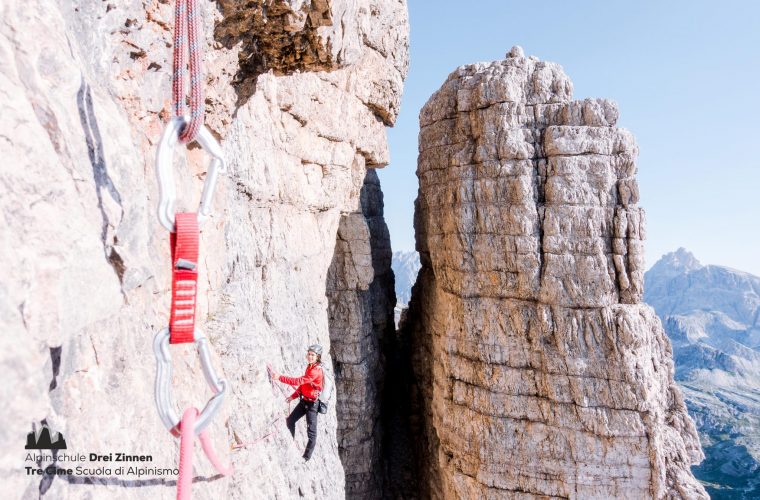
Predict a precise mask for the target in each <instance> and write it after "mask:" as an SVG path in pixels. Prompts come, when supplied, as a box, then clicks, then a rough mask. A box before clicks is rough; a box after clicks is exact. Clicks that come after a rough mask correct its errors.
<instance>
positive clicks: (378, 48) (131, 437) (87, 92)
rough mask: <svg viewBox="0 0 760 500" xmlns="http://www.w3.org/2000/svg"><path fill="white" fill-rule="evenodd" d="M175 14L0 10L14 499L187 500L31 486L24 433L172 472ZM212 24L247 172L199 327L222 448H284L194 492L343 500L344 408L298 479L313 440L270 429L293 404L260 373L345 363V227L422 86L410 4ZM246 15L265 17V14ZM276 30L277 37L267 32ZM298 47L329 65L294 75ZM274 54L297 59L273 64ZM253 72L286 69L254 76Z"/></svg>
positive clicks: (225, 190)
mask: <svg viewBox="0 0 760 500" xmlns="http://www.w3.org/2000/svg"><path fill="white" fill-rule="evenodd" d="M172 4H173V2H165V1H158V2H120V3H116V2H114V3H109V2H91V1H65V2H63V1H61V2H55V1H52V0H33V1H30V2H20V1H11V2H4V3H3V5H2V7H1V8H0V11H1V12H2V19H3V20H2V22H1V23H0V56H1V57H0V88H1V89H2V92H3V97H4V98H3V100H2V102H1V103H0V114H2V116H3V120H2V122H1V123H0V155H2V157H3V166H2V170H1V171H0V214H2V218H3V219H2V222H3V227H4V229H3V231H2V233H0V234H1V235H0V260H1V261H2V262H3V263H4V265H3V269H4V270H3V272H2V273H3V274H2V280H0V307H1V308H2V309H0V312H2V314H0V325H2V329H3V331H4V334H3V336H2V337H1V338H2V340H0V343H1V344H0V347H2V350H1V351H0V352H2V354H0V368H2V371H3V373H4V375H5V383H4V384H3V389H2V391H3V392H2V396H3V401H4V405H3V410H2V422H3V425H2V426H1V428H0V446H1V447H2V449H3V452H2V454H0V469H1V470H2V474H3V477H4V484H6V485H7V487H8V488H9V489H10V491H11V495H12V496H16V497H24V498H37V497H38V496H40V495H42V496H48V497H50V498H80V497H85V496H89V495H92V496H93V497H95V498H103V497H106V496H107V497H109V498H145V497H150V498H173V497H174V495H175V492H174V478H173V477H171V476H170V477H166V476H158V475H155V474H152V475H148V476H147V477H146V476H143V477H141V478H137V477H123V476H120V477H117V476H115V475H113V474H111V475H109V474H93V475H89V476H87V477H84V478H82V477H80V478H78V479H77V478H72V477H68V478H67V477H63V476H60V477H46V478H40V477H38V476H26V475H25V474H24V473H23V466H24V465H26V464H25V463H24V457H25V455H26V452H25V450H24V449H23V444H24V442H25V436H26V433H27V432H29V431H30V430H31V427H32V423H35V424H37V425H39V423H40V422H41V421H43V420H44V421H45V422H47V423H48V424H49V425H50V426H51V427H52V428H53V429H54V430H56V431H60V432H62V433H63V434H64V435H65V438H66V441H67V443H68V447H69V449H68V452H70V453H85V454H87V453H101V454H102V453H109V452H117V451H122V452H128V453H134V454H150V455H152V457H153V461H152V462H151V463H150V464H148V465H149V466H151V467H156V468H173V467H175V466H176V461H177V457H178V455H177V441H176V440H175V439H174V438H172V437H171V436H170V435H169V434H168V433H167V432H166V430H165V429H164V428H163V427H162V425H161V423H160V421H159V419H158V416H157V414H156V410H155V408H154V405H153V377H154V372H155V359H154V355H153V352H152V349H151V343H152V339H153V336H154V335H155V333H156V332H157V331H158V330H160V329H161V328H163V327H165V326H166V324H167V321H168V307H169V296H170V290H169V286H170V273H169V271H170V269H169V265H168V262H169V251H168V235H167V233H166V231H165V230H164V229H163V228H162V227H161V226H160V225H159V224H158V222H157V220H156V217H155V209H156V203H157V197H158V187H157V185H156V180H155V176H154V160H153V158H154V153H155V146H156V142H157V140H158V138H159V136H160V134H161V131H162V129H163V123H164V122H165V120H166V119H167V118H168V116H169V102H168V101H169V96H170V74H171V47H170V45H171V25H172V14H173V5H172ZM201 5H202V8H203V12H204V18H205V20H206V24H205V35H206V50H207V56H206V61H207V65H206V66H207V73H206V82H205V83H206V89H207V99H206V103H207V123H208V126H209V127H210V128H211V129H212V131H213V133H214V134H216V135H217V136H218V137H220V138H221V140H222V146H223V148H224V151H225V155H226V157H227V160H228V168H229V173H228V174H227V175H226V176H223V177H222V178H221V179H220V182H219V186H218V188H217V193H216V196H215V199H214V208H215V216H214V217H212V218H211V219H210V220H209V221H207V222H206V223H205V225H204V226H203V229H202V235H201V266H200V275H201V277H200V281H199V288H200V290H199V308H198V309H199V310H198V315H197V321H198V324H199V326H200V327H201V328H202V329H203V330H204V331H205V333H206V334H207V335H208V336H209V338H210V340H211V344H212V347H213V350H214V351H215V356H214V359H213V361H214V363H215V364H216V366H217V367H218V369H219V371H220V372H221V373H222V374H223V376H224V377H226V378H227V379H228V380H229V382H230V392H229V393H228V396H227V399H226V401H225V404H224V407H223V410H222V412H221V413H220V414H219V415H218V416H217V418H216V420H215V421H214V423H213V424H212V426H211V427H210V431H211V436H212V439H213V441H214V443H215V445H216V447H217V449H218V450H220V453H221V454H222V456H225V457H226V456H227V450H228V449H229V444H230V443H231V442H234V441H251V440H256V439H258V438H259V437H261V436H264V435H265V434H266V433H268V432H269V431H270V430H271V429H280V430H278V431H277V432H276V433H275V435H274V436H273V437H271V438H267V439H264V440H262V441H260V442H259V443H257V444H256V445H255V446H253V447H251V448H249V449H247V450H245V451H241V452H237V453H235V454H233V455H232V459H233V464H234V466H235V467H236V471H237V472H236V474H235V475H234V476H233V477H232V478H219V477H216V476H215V475H214V474H215V471H214V470H213V468H212V467H211V465H210V464H209V463H208V462H207V461H206V460H205V458H203V457H202V455H201V454H198V453H197V454H196V457H195V475H196V476H197V477H198V478H200V479H199V481H198V482H196V483H195V485H194V488H193V492H194V495H195V497H196V498H294V497H298V496H302V497H305V498H316V497H319V498H343V497H344V473H343V468H342V466H341V463H340V458H339V454H338V443H337V438H336V428H337V422H336V414H335V411H334V410H331V411H330V413H329V414H328V415H327V416H324V417H321V419H320V422H319V435H318V440H319V442H318V446H317V451H316V453H315V456H314V458H313V459H312V461H311V462H310V463H308V464H303V463H302V461H301V460H300V454H301V452H302V450H303V447H304V445H305V439H306V438H305V432H304V427H305V424H304V423H303V422H302V423H300V424H299V429H298V433H297V435H296V441H295V444H294V442H293V440H291V439H290V436H289V435H287V433H286V432H282V431H281V427H282V422H281V421H280V422H278V423H276V424H272V422H273V421H275V419H277V418H278V417H281V416H283V415H284V413H285V411H287V408H286V405H285V403H284V402H283V401H282V395H281V393H280V392H279V391H277V390H273V388H272V387H270V385H269V383H268V381H267V378H266V375H265V363H266V362H271V363H273V364H274V365H275V366H276V367H277V368H279V369H280V370H281V371H285V372H286V373H299V372H302V370H303V367H304V359H303V356H304V349H305V346H306V345H308V344H310V343H313V342H320V343H322V344H324V345H325V346H326V347H328V348H329V346H330V334H329V327H328V314H327V309H328V299H327V297H326V294H325V289H326V282H327V275H328V268H329V266H330V263H331V261H332V259H333V253H334V251H335V241H336V234H337V232H338V227H339V222H340V219H341V214H344V213H350V212H356V211H357V210H359V206H360V191H361V188H362V186H363V183H364V179H365V176H366V175H367V168H370V167H377V166H382V165H384V164H386V163H387V161H388V160H387V158H388V156H387V144H386V139H385V129H384V127H385V125H386V124H391V123H392V122H393V120H394V119H395V116H396V114H397V112H398V104H399V101H400V91H401V84H402V81H403V78H404V76H405V73H406V67H407V48H406V44H407V30H408V28H407V22H406V6H405V3H404V2H397V1H395V0H366V1H364V0H357V1H354V0H346V1H342V0H335V1H332V2H302V1H299V0H287V1H285V0H278V1H275V2H256V1H254V2H249V1H246V2H243V1H242V0H241V1H234V0H225V1H222V2H219V4H216V3H214V2H201ZM264 5H266V6H267V8H266V9H264V8H263V6H264ZM249 9H250V10H251V12H253V11H255V12H256V14H255V15H252V16H249V17H246V16H247V13H248V12H249ZM270 15H271V17H272V23H270V24H269V25H268V26H269V28H270V29H269V30H263V29H257V27H259V28H260V23H261V22H262V19H264V20H266V19H268V16H270ZM262 16H263V17H262ZM275 18H277V19H276V20H275ZM257 23H259V24H257ZM288 36H291V38H292V39H293V40H297V43H298V51H296V52H297V53H302V54H305V55H304V56H303V57H302V58H301V59H302V60H303V61H306V62H308V61H310V60H311V59H309V58H311V57H313V58H315V60H318V61H319V62H318V64H317V63H314V64H312V63H308V64H294V63H293V61H292V60H291V59H289V57H287V56H286V55H285V54H284V53H285V51H287V50H292V48H288V45H287V44H284V45H282V40H285V39H286V38H287V37H288ZM254 38H256V40H254ZM257 44H258V45H257ZM278 44H280V45H278ZM257 46H260V47H266V48H265V49H262V50H261V51H260V52H256V47H257ZM277 47H280V49H278V48H277ZM277 50H282V51H283V57H282V58H280V59H277V58H273V57H271V55H272V53H273V52H274V53H276V52H277ZM299 51H300V52H299ZM252 54H253V55H252ZM252 58H253V59H252ZM256 58H258V59H256ZM251 60H256V61H263V60H265V61H267V63H266V64H265V65H262V64H259V63H257V64H255V65H253V67H249V66H246V65H245V64H244V63H245V61H251ZM181 149H182V148H178V151H177V157H178V158H179V161H177V165H176V175H177V177H178V179H177V185H178V193H180V195H179V197H178V198H179V201H178V209H185V210H187V209H190V210H192V209H194V208H195V206H196V204H197V200H198V197H199V193H200V189H201V184H202V181H203V179H204V172H205V171H206V161H207V159H206V158H205V157H204V155H203V153H202V152H201V151H199V150H197V149H193V148H191V149H190V150H189V151H188V152H187V154H184V153H182V152H181V151H180V150H181ZM391 290H392V288H391ZM391 293H392V292H391ZM347 328H348V329H351V328H356V329H357V330H359V329H360V328H362V327H361V325H360V324H359V323H355V324H354V323H352V324H349V325H348V326H347ZM172 354H173V356H174V368H175V381H174V390H175V397H176V399H177V401H178V406H180V407H182V408H184V407H185V406H187V405H190V404H194V405H198V406H200V405H203V404H204V403H205V401H206V400H207V398H208V397H209V395H210V393H209V390H208V389H206V386H205V382H203V376H202V373H201V371H200V367H199V363H198V360H197V356H196V354H195V353H194V352H193V350H192V349H191V348H189V347H188V348H183V347H177V348H172ZM326 358H327V362H330V356H326ZM46 465H49V464H46ZM59 465H60V464H59ZM66 465H67V466H69V465H72V466H76V465H78V464H76V463H75V464H66ZM82 465H85V466H90V465H91V464H90V463H88V462H87V461H85V462H84V463H82ZM96 465H97V464H96ZM99 465H103V464H102V463H100V464H99ZM123 480H127V481H128V482H124V481H123ZM127 486H128V487H127Z"/></svg>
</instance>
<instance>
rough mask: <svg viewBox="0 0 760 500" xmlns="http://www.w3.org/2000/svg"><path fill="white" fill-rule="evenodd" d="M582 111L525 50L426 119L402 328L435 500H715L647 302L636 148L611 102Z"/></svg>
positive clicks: (472, 80) (464, 73) (451, 85)
mask: <svg viewBox="0 0 760 500" xmlns="http://www.w3.org/2000/svg"><path fill="white" fill-rule="evenodd" d="M571 94H572V84H571V82H570V80H569V79H568V78H567V76H565V74H564V73H563V72H562V69H561V68H560V67H559V66H558V65H556V64H553V63H546V62H541V61H539V60H537V59H536V58H534V57H529V58H526V57H525V56H524V55H523V54H522V50H521V49H519V48H514V49H513V50H512V51H511V52H510V53H509V54H508V57H507V58H506V60H504V61H497V62H493V63H487V64H485V63H480V64H474V65H469V66H463V67H460V68H458V69H457V70H456V71H454V72H453V73H452V74H451V75H450V76H449V78H448V79H447V80H446V82H445V83H444V84H443V86H442V87H441V89H440V90H438V91H437V92H436V93H435V94H434V95H433V96H432V97H431V99H430V100H429V101H428V103H427V104H426V105H425V107H424V108H423V110H422V111H421V113H420V128H421V130H420V154H419V160H418V169H417V175H418V177H419V180H420V191H419V196H418V198H417V201H416V214H415V228H416V231H417V249H418V251H419V252H420V255H421V261H422V270H421V273H420V276H419V278H418V281H417V285H416V286H415V288H414V291H413V297H412V301H411V302H412V303H411V306H410V310H409V315H408V318H407V319H408V321H407V324H406V328H407V330H408V331H409V332H410V333H409V334H410V335H411V336H412V341H413V343H414V357H413V360H412V363H411V364H412V366H413V367H414V371H415V374H416V385H415V387H414V390H416V391H417V394H418V395H419V399H418V404H419V407H418V409H417V412H418V414H417V416H416V417H417V418H419V419H421V423H420V424H418V427H417V428H418V429H419V431H420V435H422V441H421V443H422V444H421V445H420V449H419V450H418V458H419V460H420V464H419V465H420V467H419V470H420V471H421V472H420V473H421V474H422V475H423V476H424V481H423V495H424V496H428V495H429V496H431V497H432V498H513V497H515V498H516V497H519V498H523V497H524V498H530V497H551V498H672V497H676V498H706V495H705V492H704V490H703V488H702V486H701V485H700V484H699V483H698V482H697V481H696V480H695V479H694V477H693V476H692V474H691V472H690V468H689V467H690V465H691V464H692V463H695V462H698V461H699V460H700V459H701V457H702V453H701V450H700V447H699V442H698V440H697V436H696V432H695V429H694V425H693V423H692V421H691V419H690V418H689V417H688V415H687V413H686V408H685V406H684V403H683V398H682V395H681V392H680V390H679V389H678V388H677V386H676V385H675V383H674V381H673V362H672V353H671V348H670V344H669V342H668V340H667V338H666V336H665V334H664V333H663V330H662V326H661V325H660V322H659V320H658V319H657V317H656V316H655V314H654V312H653V311H652V309H651V308H650V307H648V306H646V305H644V304H642V303H641V295H642V277H643V256H642V239H643V238H644V214H643V210H642V209H640V208H638V207H637V206H636V203H637V201H638V188H637V184H636V179H635V172H636V166H635V157H636V154H637V149H636V146H635V143H634V139H633V137H632V135H631V134H630V133H629V132H627V131H626V130H623V129H619V128H616V127H615V123H616V120H617V117H618V112H617V109H616V107H615V105H614V104H613V103H612V102H610V101H608V100H604V99H588V100H584V101H572V100H571ZM414 422H415V419H412V423H413V424H414Z"/></svg>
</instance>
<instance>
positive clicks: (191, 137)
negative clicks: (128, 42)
mask: <svg viewBox="0 0 760 500" xmlns="http://www.w3.org/2000/svg"><path fill="white" fill-rule="evenodd" d="M174 22H175V26H174V78H173V84H172V90H173V91H172V97H173V107H174V113H175V117H174V118H172V119H171V121H170V122H169V123H168V125H167V126H166V129H165V131H164V133H163V135H162V137H161V141H160V142H159V145H158V150H157V152H156V174H157V177H158V185H159V190H160V194H159V203H158V220H159V222H160V223H161V225H162V226H163V227H164V228H166V230H167V231H169V233H170V243H171V260H172V304H171V316H170V320H169V326H168V327H167V328H164V329H162V330H161V331H160V332H158V334H156V336H155V338H154V341H153V351H154V353H155V356H156V382H155V402H156V409H157V410H158V414H159V417H160V418H161V421H162V422H163V424H164V426H165V427H166V429H167V430H168V431H169V432H170V433H171V434H172V435H173V436H175V437H179V438H180V460H179V478H178V480H177V498H178V499H181V500H185V499H188V498H190V488H191V485H192V470H193V469H192V456H193V441H194V437H195V436H198V438H199V439H200V441H201V445H202V447H203V451H204V453H205V454H206V456H207V457H208V459H209V461H210V462H211V463H212V464H213V465H214V467H215V468H216V469H217V471H219V473H221V474H223V475H229V474H231V473H232V468H231V467H229V466H225V465H222V464H221V463H220V462H219V460H218V459H217V457H216V454H215V453H214V450H213V447H212V446H211V441H210V439H209V437H208V434H207V432H206V428H207V427H208V425H209V424H210V423H211V421H212V420H213V418H214V416H215V415H216V413H217V412H218V411H219V408H220V407H221V404H222V400H223V399H224V395H225V393H226V391H227V382H226V381H225V380H224V379H221V378H219V376H218V375H217V374H216V371H215V370H214V367H213V365H212V364H211V353H210V348H209V343H208V340H207V339H206V337H205V336H204V335H203V333H202V332H201V331H200V329H199V328H197V327H196V326H195V305H196V297H197V282H198V267H199V265H198V263H199V261H198V253H199V234H200V224H201V223H202V222H203V220H205V219H206V218H207V217H208V216H209V215H210V213H211V200H212V198H213V195H214V191H215V189H216V181H217V177H218V175H219V174H220V173H223V172H225V166H224V156H223V153H222V148H221V146H220V145H219V143H218V142H217V141H216V140H215V139H214V137H213V136H212V135H211V133H210V132H209V131H208V129H207V128H206V127H205V126H203V114H204V111H203V87H202V70H201V62H202V56H201V55H202V46H203V44H202V43H201V41H200V33H201V30H200V28H199V26H200V16H199V13H198V6H197V0H177V4H176V9H175V19H174ZM186 49H187V51H188V52H189V54H190V85H191V99H190V116H189V117H188V116H184V113H185V107H186V106H185V50H186ZM191 141H196V142H197V143H198V144H199V145H200V146H201V147H202V148H203V149H204V150H205V151H206V152H207V153H208V154H210V155H211V158H212V159H211V163H210V164H209V167H208V171H207V173H206V181H205V183H204V186H203V193H202V194H201V201H200V206H199V207H198V212H197V213H176V214H175V202H176V191H175V187H174V175H173V173H172V172H173V168H172V164H173V157H174V148H175V147H176V145H177V143H178V142H180V143H188V142H191ZM190 342H193V343H194V344H195V345H196V347H197V350H198V356H199V357H200V360H201V367H202V369H203V374H204V377H205V379H206V382H207V383H208V385H209V387H210V388H211V390H212V392H213V393H214V395H213V396H212V397H211V399H209V401H208V402H207V403H206V405H205V406H204V408H203V410H202V411H200V412H199V411H198V409H197V408H194V407H189V408H187V409H186V410H185V411H184V412H183V415H182V418H181V419H180V418H179V416H178V415H177V412H176V411H175V407H174V401H173V398H172V395H171V394H172V392H171V382H172V358H171V354H170V352H169V349H170V344H183V343H190Z"/></svg>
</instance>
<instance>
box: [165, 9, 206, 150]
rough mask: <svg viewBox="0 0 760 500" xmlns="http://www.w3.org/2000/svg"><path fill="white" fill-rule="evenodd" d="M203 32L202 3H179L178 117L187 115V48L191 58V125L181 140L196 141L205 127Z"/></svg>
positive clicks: (176, 52) (174, 97)
mask: <svg viewBox="0 0 760 500" xmlns="http://www.w3.org/2000/svg"><path fill="white" fill-rule="evenodd" d="M202 36H203V31H202V28H201V26H200V13H199V9H198V0H177V3H176V6H175V9H174V68H173V69H174V77H173V81H172V104H173V107H174V115H175V116H183V115H184V114H185V108H186V105H185V100H186V98H187V97H186V94H185V92H186V91H185V71H186V68H185V67H186V65H187V64H186V61H185V47H187V52H189V54H190V123H188V125H187V126H186V127H185V128H184V129H183V130H182V132H181V134H180V136H179V140H180V142H183V143H186V142H190V141H192V140H193V139H194V138H195V136H196V135H197V134H198V131H199V130H200V129H201V127H202V126H203V116H204V100H203V81H202V80H203V66H202V62H203V39H202Z"/></svg>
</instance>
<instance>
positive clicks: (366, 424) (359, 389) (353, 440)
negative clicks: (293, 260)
mask: <svg viewBox="0 0 760 500" xmlns="http://www.w3.org/2000/svg"><path fill="white" fill-rule="evenodd" d="M361 201H362V203H361V212H358V211H357V212H353V213H349V214H346V215H344V216H343V217H342V218H341V220H340V225H339V227H338V239H337V241H336V243H335V254H334V255H333V262H332V265H331V266H330V271H329V273H328V277H327V294H328V297H329V299H330V302H329V303H330V306H329V319H330V342H331V344H332V357H333V362H334V365H335V381H336V384H337V388H338V392H337V394H338V398H337V412H338V415H340V418H339V420H338V450H339V452H340V457H341V461H342V463H343V467H344V469H345V471H346V498H356V499H371V498H383V496H382V495H383V492H384V485H383V477H384V471H383V459H384V456H383V449H382V445H383V441H384V440H383V434H384V429H383V423H382V418H381V417H382V404H383V390H384V380H385V378H386V373H385V366H386V362H385V356H384V351H385V349H386V344H387V343H388V339H389V338H391V337H392V336H393V334H394V323H393V309H394V306H395V302H396V301H395V293H394V292H393V290H394V284H393V273H392V272H391V246H390V234H389V233H388V227H387V225H386V224H385V220H384V219H383V199H382V192H381V191H380V182H379V179H378V177H377V174H376V173H375V171H374V170H368V171H367V177H366V179H365V181H364V187H363V188H362V195H361ZM357 325H359V326H361V328H357ZM391 389H392V388H391Z"/></svg>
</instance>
